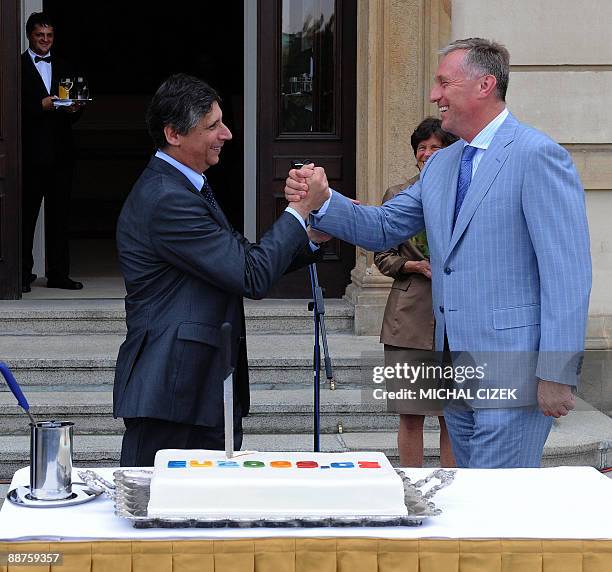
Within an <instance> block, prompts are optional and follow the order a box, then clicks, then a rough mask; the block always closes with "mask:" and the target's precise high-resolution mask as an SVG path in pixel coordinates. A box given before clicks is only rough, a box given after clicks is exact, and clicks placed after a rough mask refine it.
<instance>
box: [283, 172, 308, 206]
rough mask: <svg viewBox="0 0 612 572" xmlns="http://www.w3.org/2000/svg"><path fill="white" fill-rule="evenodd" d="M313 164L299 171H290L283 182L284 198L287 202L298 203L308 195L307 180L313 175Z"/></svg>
mask: <svg viewBox="0 0 612 572" xmlns="http://www.w3.org/2000/svg"><path fill="white" fill-rule="evenodd" d="M314 168H315V167H314V163H309V164H308V165H304V166H303V167H302V168H301V169H291V171H289V176H288V177H287V180H286V181H285V198H286V199H287V201H288V202H290V203H293V202H299V201H300V200H302V199H303V198H304V197H305V196H306V195H307V194H308V179H310V177H312V176H313V175H314Z"/></svg>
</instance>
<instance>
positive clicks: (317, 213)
mask: <svg viewBox="0 0 612 572" xmlns="http://www.w3.org/2000/svg"><path fill="white" fill-rule="evenodd" d="M329 192H330V195H329V199H327V200H326V201H325V202H324V203H323V204H322V205H321V208H320V209H319V210H317V211H312V212H311V213H310V216H311V217H312V218H313V219H314V220H315V221H317V220H319V219H320V218H321V217H322V216H323V215H324V214H325V213H326V212H327V208H328V207H329V203H330V202H331V200H332V197H333V196H334V193H335V192H336V191H334V189H332V188H331V187H329Z"/></svg>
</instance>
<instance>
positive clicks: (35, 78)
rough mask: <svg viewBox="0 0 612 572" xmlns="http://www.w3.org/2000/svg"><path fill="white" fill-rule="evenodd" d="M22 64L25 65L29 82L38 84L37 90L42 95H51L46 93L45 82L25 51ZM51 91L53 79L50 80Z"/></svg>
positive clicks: (28, 53)
mask: <svg viewBox="0 0 612 572" xmlns="http://www.w3.org/2000/svg"><path fill="white" fill-rule="evenodd" d="M23 62H24V63H25V66H26V69H27V73H28V75H29V76H30V80H31V81H32V82H34V83H36V84H38V89H39V90H40V91H41V92H42V93H45V94H47V95H51V92H49V91H47V86H46V85H45V82H44V81H43V78H42V77H41V75H40V74H39V73H38V70H37V69H36V66H35V65H34V62H33V61H32V58H31V57H30V52H28V51H27V50H26V51H25V53H24V54H23ZM51 90H53V79H51Z"/></svg>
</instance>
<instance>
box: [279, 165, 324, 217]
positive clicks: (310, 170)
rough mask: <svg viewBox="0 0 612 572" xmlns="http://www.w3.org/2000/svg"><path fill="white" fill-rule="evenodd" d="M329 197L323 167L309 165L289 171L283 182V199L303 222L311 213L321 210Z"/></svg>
mask: <svg viewBox="0 0 612 572" xmlns="http://www.w3.org/2000/svg"><path fill="white" fill-rule="evenodd" d="M330 196H331V192H330V190H329V185H328V183H327V176H326V175H325V169H323V167H315V166H314V164H313V163H309V164H307V165H304V166H303V167H302V168H301V169H291V171H289V176H288V177H287V180H286V181H285V198H286V199H287V201H289V203H290V206H291V208H292V209H294V210H295V211H297V212H298V213H299V214H300V215H301V216H302V218H303V219H304V220H307V219H308V215H309V214H310V213H311V211H315V210H318V209H319V208H321V205H322V204H323V203H324V202H325V201H326V200H327V199H328V198H329V197H330Z"/></svg>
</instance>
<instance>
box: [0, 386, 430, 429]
mask: <svg viewBox="0 0 612 572" xmlns="http://www.w3.org/2000/svg"><path fill="white" fill-rule="evenodd" d="M27 397H28V401H29V403H30V411H31V413H32V415H33V416H34V417H35V418H36V419H39V420H43V419H62V420H67V421H72V422H73V423H74V424H75V428H74V431H75V434H81V435H120V434H122V433H123V422H122V421H121V420H120V419H113V416H112V415H113V413H112V409H113V408H112V392H110V391H78V392H77V391H30V392H29V393H28V396H27ZM320 403H321V406H320V412H321V415H320V427H321V432H322V433H326V434H333V433H338V432H339V430H341V431H342V432H353V431H360V432H367V431H395V430H397V426H398V416H397V415H396V414H394V413H387V412H386V411H385V404H384V402H373V401H372V400H364V399H363V398H362V394H361V391H360V390H355V389H353V390H347V389H339V390H335V391H330V390H329V389H326V388H322V389H321V397H320ZM28 423H29V419H28V417H27V416H26V415H25V414H24V413H23V411H22V410H21V409H20V408H19V407H18V406H17V403H16V401H15V398H14V397H13V395H12V394H11V393H7V392H4V393H0V435H28V434H29V426H28ZM243 425H244V431H245V433H248V434H267V433H286V434H295V433H308V432H309V431H311V430H312V426H313V396H312V391H311V389H296V390H287V389H278V390H253V391H251V413H250V415H249V416H248V417H246V418H245V419H244V422H243ZM437 428H438V421H437V419H436V418H427V421H426V429H428V430H429V429H432V430H435V429H437Z"/></svg>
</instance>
